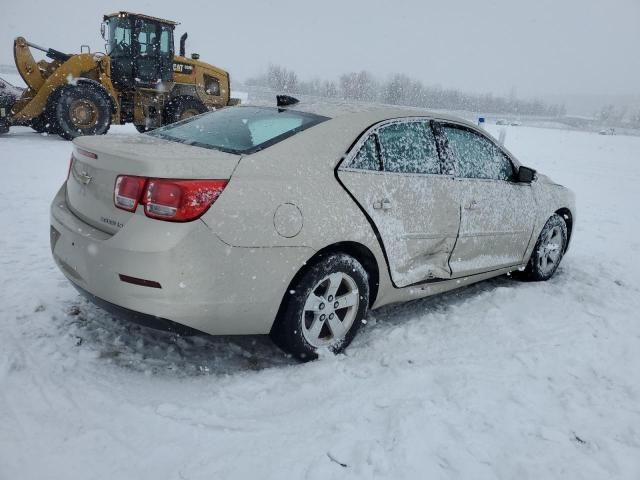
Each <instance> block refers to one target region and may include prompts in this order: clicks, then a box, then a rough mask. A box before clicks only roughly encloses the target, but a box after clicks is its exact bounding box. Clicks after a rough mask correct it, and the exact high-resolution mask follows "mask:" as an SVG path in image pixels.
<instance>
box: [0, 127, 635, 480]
mask: <svg viewBox="0 0 640 480" xmlns="http://www.w3.org/2000/svg"><path fill="white" fill-rule="evenodd" d="M111 132H113V133H127V134H132V135H135V134H136V133H135V130H133V127H115V128H113V129H112V130H111ZM493 133H494V134H496V135H497V128H495V127H494V130H493ZM506 143H507V146H508V147H509V148H510V149H511V150H512V151H513V152H514V153H515V154H516V155H518V156H519V157H520V159H521V160H522V161H523V162H524V164H525V165H529V166H532V167H534V168H537V169H539V170H540V171H542V172H544V173H547V174H548V175H550V176H551V177H552V178H553V179H554V180H556V181H558V182H560V183H563V184H565V185H567V186H569V187H570V188H572V189H573V190H574V191H575V192H576V196H577V202H578V217H577V224H576V229H575V233H574V237H573V243H572V246H571V249H570V250H569V252H568V255H567V256H566V257H565V259H564V261H563V264H562V265H561V268H560V270H559V271H558V273H557V274H556V276H555V277H554V278H553V279H552V280H551V281H549V282H546V283H523V282H518V281H515V280H512V279H510V278H509V277H501V278H497V279H494V280H491V281H487V282H484V283H481V284H478V285H475V286H472V287H469V288H466V289H463V290H460V291H457V292H454V293H450V294H446V295H443V296H439V297H434V298H431V299H425V300H421V301H416V302H413V303H411V304H408V305H404V306H394V307H388V308H384V309H382V310H380V311H376V312H373V313H372V314H370V315H369V317H368V323H367V325H366V326H365V327H364V328H363V329H361V331H360V334H359V335H358V337H357V338H356V340H355V341H354V343H353V345H352V346H351V347H350V348H349V349H348V350H347V352H346V354H344V355H341V356H338V357H324V358H321V359H320V360H318V361H315V362H312V363H309V364H298V363H296V362H294V361H292V360H290V359H287V358H286V357H284V355H283V354H282V353H281V352H280V351H279V350H277V349H276V348H275V347H274V346H272V345H271V343H270V342H269V340H268V339H266V338H261V337H255V338H236V339H231V338H211V337H206V336H202V337H191V338H178V337H175V336H172V335H170V334H166V333H162V332H156V331H153V330H148V329H144V328H142V327H138V326H133V325H130V324H127V323H125V322H122V321H119V320H117V319H114V318H112V317H111V316H109V315H108V314H105V313H103V312H102V311H101V310H99V309H98V308H97V307H94V306H92V305H91V304H88V303H86V302H85V301H83V300H82V299H81V298H80V297H79V296H78V294H77V293H76V291H75V290H74V289H73V288H72V287H71V286H70V285H69V284H68V282H67V281H66V280H65V279H64V278H63V276H62V274H61V273H60V272H59V271H58V269H57V268H56V267H55V266H54V263H53V260H52V259H51V256H50V252H49V223H48V209H49V202H50V200H51V199H52V197H53V195H54V193H55V191H56V190H57V189H58V187H59V186H60V184H61V183H62V182H63V181H64V179H65V177H66V174H67V166H68V161H69V155H70V150H71V144H70V143H68V142H65V141H63V140H61V139H59V138H58V137H57V136H50V137H47V136H41V135H38V134H36V133H34V132H32V131H31V130H29V129H26V128H15V129H13V130H12V132H11V134H10V135H8V136H3V137H0V163H1V166H2V174H1V175H0V191H1V192H2V194H1V196H0V201H1V203H2V208H1V209H0V225H1V226H2V230H3V231H2V235H1V236H0V479H1V480H17V479H21V480H31V479H34V480H35V479H45V478H46V479H105V480H114V479H118V480H120V479H122V480H124V479H136V480H141V479H189V480H191V479H245V478H260V479H303V478H305V479H329V478H336V479H338V478H340V479H342V478H359V479H373V478H389V479H412V480H415V479H438V478H447V479H449V478H464V479H474V480H475V479H493V478H500V479H519V480H525V479H535V480H539V479H556V478H557V479H581V480H584V479H599V480H600V479H611V478H616V479H617V478H620V479H638V478H640V315H639V314H638V312H639V311H640V290H639V287H638V285H639V283H640V282H639V280H640V273H639V272H640V225H639V219H640V214H639V213H638V209H639V205H640V193H639V192H640V188H639V184H640V138H638V137H625V136H599V135H596V134H590V133H584V132H573V131H562V130H546V129H538V128H529V127H508V135H507V142H506Z"/></svg>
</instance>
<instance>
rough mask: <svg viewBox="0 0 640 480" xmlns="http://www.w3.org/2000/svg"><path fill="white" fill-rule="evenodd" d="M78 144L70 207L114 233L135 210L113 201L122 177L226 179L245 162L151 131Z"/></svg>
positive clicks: (69, 190)
mask: <svg viewBox="0 0 640 480" xmlns="http://www.w3.org/2000/svg"><path fill="white" fill-rule="evenodd" d="M74 144H75V148H74V151H73V156H72V160H71V165H70V170H69V178H68V180H67V205H68V207H69V209H70V210H71V211H72V212H73V213H74V214H75V215H76V216H77V217H79V218H80V219H82V220H83V221H84V222H86V223H88V224H89V225H91V226H93V227H95V228H98V229H100V230H102V231H104V232H107V233H111V234H115V233H116V232H117V231H118V230H120V228H122V227H123V226H124V225H125V224H126V223H127V221H128V220H129V219H130V218H131V216H132V215H135V214H136V213H135V212H128V211H126V210H122V209H120V208H117V207H116V206H115V204H114V201H113V194H114V187H115V183H116V179H117V177H118V176H120V175H131V176H140V177H147V178H166V179H190V180H196V179H208V180H218V179H220V180H227V179H229V178H230V177H231V174H232V173H233V170H234V169H235V167H236V165H237V164H238V161H239V160H240V156H239V155H233V154H229V153H224V152H220V151H217V150H211V149H206V148H200V147H194V146H189V145H183V144H179V143H175V142H171V141H167V140H163V139H160V138H155V137H152V136H149V135H132V136H123V135H109V136H105V137H80V138H77V139H75V140H74ZM94 157H95V158H94ZM138 208H140V207H138Z"/></svg>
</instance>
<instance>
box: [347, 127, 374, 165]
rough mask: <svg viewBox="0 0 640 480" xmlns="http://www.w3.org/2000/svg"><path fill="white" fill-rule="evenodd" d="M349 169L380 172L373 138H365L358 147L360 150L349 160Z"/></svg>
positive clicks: (371, 136)
mask: <svg viewBox="0 0 640 480" xmlns="http://www.w3.org/2000/svg"><path fill="white" fill-rule="evenodd" d="M349 167H350V168H358V169H360V170H380V158H379V156H378V149H377V147H376V139H375V136H373V135H370V136H369V138H367V140H366V141H365V142H364V143H363V144H362V146H361V147H360V150H358V153H357V154H356V156H355V157H353V160H351V163H350V164H349Z"/></svg>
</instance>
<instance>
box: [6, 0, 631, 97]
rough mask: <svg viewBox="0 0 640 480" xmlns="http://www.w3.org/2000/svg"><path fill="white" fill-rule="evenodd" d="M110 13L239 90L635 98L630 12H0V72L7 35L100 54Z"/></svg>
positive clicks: (576, 5)
mask: <svg viewBox="0 0 640 480" xmlns="http://www.w3.org/2000/svg"><path fill="white" fill-rule="evenodd" d="M117 10H130V11H137V12H141V13H146V14H149V15H155V16H159V17H164V18H169V19H174V20H176V21H179V22H181V25H180V26H178V29H177V35H176V39H177V38H178V36H179V35H180V34H181V33H182V32H184V31H188V32H189V41H188V43H187V52H193V51H196V52H198V53H200V54H201V56H202V59H203V60H205V61H208V62H210V63H213V64H215V65H218V66H220V67H222V68H225V69H227V70H229V71H230V72H231V74H232V75H235V76H236V77H237V78H238V79H240V80H242V79H245V78H247V77H248V76H251V75H254V74H256V73H259V72H260V71H262V70H263V69H264V68H265V67H266V66H267V65H268V64H269V63H270V62H272V63H278V64H282V65H284V66H287V67H289V68H292V69H294V70H295V71H297V72H298V74H299V76H300V77H301V78H303V79H308V78H311V77H314V76H318V77H321V78H336V77H337V76H338V75H339V74H340V73H342V72H346V71H352V70H362V69H366V70H369V71H371V72H373V73H374V74H376V75H377V76H379V77H381V78H385V77H386V76H388V75H390V74H392V73H396V72H402V73H406V74H407V75H409V76H411V77H414V78H418V79H420V80H422V81H423V82H424V83H425V84H429V85H434V84H440V85H442V86H443V87H452V88H460V89H463V90H466V91H475V92H492V93H496V94H508V93H509V92H510V91H512V90H514V91H515V92H517V95H518V96H519V97H532V96H543V97H544V96H547V95H554V94H557V95H581V94H585V95H603V94H610V95H637V94H638V93H640V0H609V1H605V0H602V1H596V0H529V1H520V0H455V1H451V2H447V1H443V0H438V1H430V0H395V1H391V0H386V1H383V0H366V1H365V0H362V1H349V0H323V1H314V2H305V1H304V0H275V1H269V0H262V1H259V0H210V1H203V2H200V1H187V0H183V1H168V0H154V1H151V0H129V1H120V0H118V1H110V0H106V1H100V2H93V1H91V0H61V1H53V0H46V1H43V0H29V1H26V0H0V64H12V63H13V55H12V41H13V38H14V37H16V36H18V35H23V36H25V37H27V38H28V39H29V40H31V41H33V42H34V43H37V44H41V45H47V46H50V47H53V48H56V49H58V50H63V51H66V52H75V51H78V50H79V47H80V44H83V43H86V44H89V45H91V47H92V50H95V49H98V50H104V46H103V43H104V42H103V41H102V39H101V37H100V22H101V19H102V14H104V13H110V12H112V11H117ZM176 48H177V41H176Z"/></svg>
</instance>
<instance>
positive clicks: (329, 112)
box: [247, 95, 475, 127]
mask: <svg viewBox="0 0 640 480" xmlns="http://www.w3.org/2000/svg"><path fill="white" fill-rule="evenodd" d="M274 97H275V95H274ZM296 98H297V99H299V100H300V101H299V103H295V104H293V105H289V106H285V107H280V108H282V109H286V110H292V111H298V112H304V113H311V114H315V115H320V116H323V117H328V118H330V119H339V118H343V117H350V119H351V120H352V121H356V122H358V123H363V124H367V125H373V124H375V123H378V122H381V121H384V120H387V119H392V118H400V117H428V118H433V119H440V120H445V121H451V122H456V123H463V124H465V125H468V126H472V127H475V125H474V124H473V123H471V122H469V121H467V120H465V119H464V118H462V117H458V116H455V115H451V114H449V113H445V112H442V111H437V110H427V109H424V108H418V107H405V106H396V105H387V104H381V103H372V102H358V101H347V100H339V99H331V98H318V97H311V96H304V95H301V96H299V97H298V96H296ZM247 105H255V106H269V107H273V106H275V98H273V100H271V101H270V99H266V98H265V99H261V100H259V101H256V102H253V101H252V102H250V103H248V104H247Z"/></svg>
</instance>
